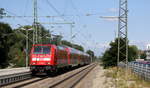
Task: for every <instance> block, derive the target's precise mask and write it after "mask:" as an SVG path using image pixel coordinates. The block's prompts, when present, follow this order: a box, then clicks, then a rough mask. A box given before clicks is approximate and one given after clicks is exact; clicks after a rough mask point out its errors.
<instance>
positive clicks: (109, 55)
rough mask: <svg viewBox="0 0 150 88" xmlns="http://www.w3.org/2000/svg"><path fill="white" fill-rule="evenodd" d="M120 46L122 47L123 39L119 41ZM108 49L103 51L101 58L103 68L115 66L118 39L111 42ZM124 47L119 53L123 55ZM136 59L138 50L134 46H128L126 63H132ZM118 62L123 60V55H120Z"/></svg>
mask: <svg viewBox="0 0 150 88" xmlns="http://www.w3.org/2000/svg"><path fill="white" fill-rule="evenodd" d="M120 40H121V42H120V44H121V45H123V39H120ZM109 45H110V48H109V49H107V50H106V51H105V53H104V54H103V56H102V62H103V66H104V68H107V67H112V66H117V52H118V39H115V41H114V42H111V43H110V44H109ZM125 50H126V49H125V47H124V48H123V49H122V51H121V52H123V53H125ZM136 58H138V49H137V47H136V46H135V45H132V46H128V61H132V60H135V59H136ZM119 59H120V61H123V60H124V59H125V56H124V55H123V54H120V58H119Z"/></svg>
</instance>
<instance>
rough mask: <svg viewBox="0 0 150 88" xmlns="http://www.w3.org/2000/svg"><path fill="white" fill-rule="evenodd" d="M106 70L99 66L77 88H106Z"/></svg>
mask: <svg viewBox="0 0 150 88" xmlns="http://www.w3.org/2000/svg"><path fill="white" fill-rule="evenodd" d="M103 75H104V69H103V68H102V67H100V66H99V65H97V66H96V67H95V68H94V69H93V70H92V71H91V72H90V73H89V74H88V75H87V76H86V77H85V78H84V79H83V80H81V82H80V83H79V84H78V85H77V86H76V88H105V77H104V76H103Z"/></svg>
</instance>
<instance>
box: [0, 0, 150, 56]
mask: <svg viewBox="0 0 150 88" xmlns="http://www.w3.org/2000/svg"><path fill="white" fill-rule="evenodd" d="M37 1H38V16H39V17H38V21H39V22H41V23H72V22H74V23H75V24H73V26H72V32H73V34H72V35H75V37H74V38H73V39H72V42H73V43H76V44H81V45H83V46H84V48H85V49H86V50H88V49H91V50H93V51H94V52H95V53H96V55H101V54H102V53H103V52H104V50H105V49H106V48H108V47H109V43H110V42H111V41H113V40H114V38H115V37H116V31H117V27H118V21H117V20H110V19H109V20H108V19H103V18H101V16H118V6H119V0H37ZM149 4H150V0H128V9H129V13H128V37H129V41H130V44H131V45H137V46H138V48H139V49H142V50H144V49H146V45H147V44H148V43H150V38H149V36H150V35H149V33H150V26H149V25H150V11H149V9H150V5H149ZM0 8H4V9H5V10H6V13H7V15H9V16H33V0H11V2H10V0H1V3H0ZM62 15H63V16H62ZM41 16H55V17H53V18H46V17H41ZM0 21H2V22H6V23H9V24H10V25H11V26H12V27H13V28H17V27H18V25H17V24H20V25H31V24H32V23H33V18H32V17H26V18H17V17H16V18H3V19H0ZM43 25H44V27H45V28H47V29H48V30H50V31H53V32H52V33H53V34H61V35H62V36H63V37H64V38H63V39H66V40H71V39H70V37H71V31H70V30H71V25H70V24H59V25H56V24H43Z"/></svg>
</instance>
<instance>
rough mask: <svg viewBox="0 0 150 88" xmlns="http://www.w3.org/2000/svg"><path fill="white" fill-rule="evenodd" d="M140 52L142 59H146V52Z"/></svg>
mask: <svg viewBox="0 0 150 88" xmlns="http://www.w3.org/2000/svg"><path fill="white" fill-rule="evenodd" d="M139 52H140V59H144V60H145V59H146V51H141V50H140V51H139Z"/></svg>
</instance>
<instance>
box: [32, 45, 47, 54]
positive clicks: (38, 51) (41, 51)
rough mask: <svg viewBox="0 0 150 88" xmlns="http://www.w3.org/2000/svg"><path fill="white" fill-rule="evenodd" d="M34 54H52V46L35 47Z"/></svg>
mask: <svg viewBox="0 0 150 88" xmlns="http://www.w3.org/2000/svg"><path fill="white" fill-rule="evenodd" d="M33 54H50V46H35V47H34V51H33Z"/></svg>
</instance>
